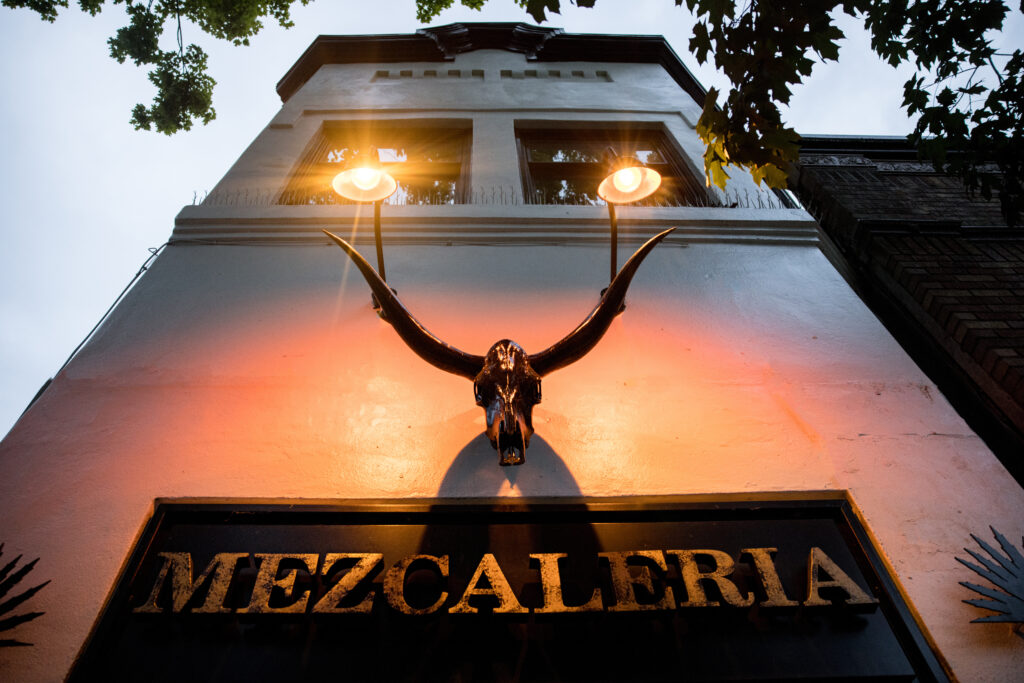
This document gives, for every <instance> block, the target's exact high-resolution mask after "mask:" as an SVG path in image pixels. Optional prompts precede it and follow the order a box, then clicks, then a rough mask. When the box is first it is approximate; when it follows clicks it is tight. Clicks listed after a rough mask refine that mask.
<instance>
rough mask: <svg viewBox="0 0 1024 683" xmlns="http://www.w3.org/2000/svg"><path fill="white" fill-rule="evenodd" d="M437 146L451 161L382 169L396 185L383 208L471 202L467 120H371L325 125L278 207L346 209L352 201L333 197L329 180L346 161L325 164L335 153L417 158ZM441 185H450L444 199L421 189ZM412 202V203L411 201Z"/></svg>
mask: <svg viewBox="0 0 1024 683" xmlns="http://www.w3.org/2000/svg"><path fill="white" fill-rule="evenodd" d="M439 143H447V144H449V145H450V150H451V159H452V160H450V161H431V160H422V159H420V160H418V161H407V162H406V161H403V162H396V161H388V160H386V159H385V160H382V161H381V166H382V167H383V168H384V169H385V170H387V171H388V172H389V173H391V174H392V175H393V176H394V177H395V179H396V180H398V185H399V189H398V191H397V192H395V194H394V195H392V196H391V197H390V198H388V199H386V200H384V203H385V204H392V205H402V204H405V205H410V204H412V205H452V204H465V203H467V202H468V200H469V197H470V172H471V170H470V159H471V155H472V146H473V124H472V121H471V120H469V119H445V120H437V119H396V120H384V121H382V120H375V121H327V122H324V124H323V125H322V126H321V127H320V129H319V130H318V131H317V133H316V134H315V135H314V136H313V139H312V140H311V141H310V143H309V144H308V145H307V146H306V149H305V151H304V152H303V154H302V156H301V157H300V161H299V163H298V164H297V165H296V167H295V168H294V169H293V171H292V173H291V174H290V176H289V179H288V184H287V185H286V186H285V189H284V190H283V191H282V192H281V194H280V195H279V196H278V200H277V203H278V204H287V205H299V206H303V205H346V204H354V203H355V202H352V201H349V200H347V199H344V198H343V197H341V196H339V195H338V194H337V193H335V192H334V190H333V188H332V187H331V179H332V178H333V177H334V175H336V174H337V173H339V172H341V171H342V170H343V169H344V167H345V163H344V162H329V161H327V158H328V155H329V154H331V153H332V152H333V151H335V150H345V151H347V150H351V149H358V150H360V152H361V151H362V150H363V149H365V148H367V147H369V146H374V147H377V148H378V149H382V150H384V149H393V148H404V149H406V150H407V151H409V150H412V152H411V153H410V154H409V156H413V157H415V156H417V155H418V153H419V152H421V151H422V150H423V149H424V148H426V149H429V148H430V147H436V146H437V145H438V144H439ZM433 181H441V182H447V183H451V184H452V189H451V190H449V191H447V192H445V193H444V194H443V195H442V194H440V191H439V193H438V194H437V195H432V193H431V192H430V191H429V190H423V189H422V188H424V187H425V186H426V185H427V184H429V183H430V182H433ZM410 197H412V201H410V200H409V199H410Z"/></svg>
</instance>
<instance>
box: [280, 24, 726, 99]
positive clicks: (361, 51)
mask: <svg viewBox="0 0 1024 683" xmlns="http://www.w3.org/2000/svg"><path fill="white" fill-rule="evenodd" d="M473 50H508V51H510V52H519V53H522V54H525V55H526V57H527V59H530V60H535V61H540V62H576V61H578V62H612V63H615V62H620V63H640V64H659V65H660V66H662V67H663V68H664V69H665V70H666V71H667V72H668V73H669V75H670V76H672V78H673V80H675V81H676V83H677V84H678V85H679V87H680V88H682V89H683V90H684V91H685V92H686V93H687V94H689V95H690V96H691V97H692V98H693V99H694V101H695V102H696V103H697V104H698V105H700V106H703V104H704V97H705V95H706V94H707V91H706V90H705V89H704V87H703V86H702V85H701V84H700V83H699V82H698V81H697V79H696V78H695V77H694V75H693V74H692V73H691V72H690V70H689V69H688V68H686V65H684V64H683V62H682V60H681V59H679V55H677V54H676V52H675V51H674V50H673V49H672V47H671V46H670V45H669V44H668V42H667V41H666V40H665V38H664V37H662V36H650V35H647V36H643V35H606V34H595V33H564V32H563V31H562V29H559V28H549V27H544V26H534V25H532V24H524V23H521V22H508V23H487V22H479V23H468V22H467V23H455V24H446V25H444V26H436V27H428V28H423V29H419V30H418V31H416V33H405V34H383V35H354V36H324V35H321V36H317V38H316V39H315V40H314V41H313V42H312V43H311V44H310V46H309V47H308V48H306V51H305V52H303V53H302V56H300V57H299V59H298V60H297V61H296V62H295V64H294V65H293V66H292V67H291V68H290V69H289V70H288V71H287V73H285V75H284V76H283V77H282V78H281V80H280V81H278V83H277V93H278V95H280V97H281V101H282V102H287V101H288V100H289V98H291V96H292V95H294V94H295V93H296V92H297V91H298V90H299V88H301V87H302V85H303V84H305V83H306V81H308V80H309V79H310V78H312V77H313V74H315V73H316V72H317V70H318V69H319V68H320V67H321V66H323V65H324V64H366V63H393V62H444V61H450V60H452V59H454V58H455V56H456V55H458V54H462V53H464V52H471V51H473Z"/></svg>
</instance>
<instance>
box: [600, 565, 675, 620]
mask: <svg viewBox="0 0 1024 683" xmlns="http://www.w3.org/2000/svg"><path fill="white" fill-rule="evenodd" d="M598 556H599V557H604V558H607V559H608V568H609V569H610V570H611V576H612V588H613V589H614V590H615V604H614V605H611V606H609V607H608V610H609V611H611V612H636V611H641V610H657V609H675V606H676V603H675V597H674V596H673V594H672V587H671V586H668V585H666V586H665V593H664V595H662V596H661V599H659V600H658V601H657V602H654V603H640V602H638V601H637V599H636V587H637V586H643V587H644V588H646V589H647V590H648V591H650V593H651V595H655V594H656V593H655V590H654V576H653V575H652V573H651V568H650V566H648V565H647V564H639V565H636V564H634V565H633V566H632V567H630V565H629V558H631V557H640V558H643V559H645V560H649V561H651V562H653V563H654V564H655V565H657V566H658V568H659V569H661V571H662V574H664V573H665V572H667V571H668V565H666V564H665V555H664V554H662V552H661V551H660V550H633V551H630V552H618V553H598ZM630 569H632V570H633V571H630Z"/></svg>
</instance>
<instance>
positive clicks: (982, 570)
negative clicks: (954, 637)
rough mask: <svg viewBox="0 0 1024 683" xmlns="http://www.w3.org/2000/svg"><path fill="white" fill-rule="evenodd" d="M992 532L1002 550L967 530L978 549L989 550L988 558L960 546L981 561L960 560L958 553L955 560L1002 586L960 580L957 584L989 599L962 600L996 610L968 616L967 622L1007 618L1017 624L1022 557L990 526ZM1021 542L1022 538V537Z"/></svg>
mask: <svg viewBox="0 0 1024 683" xmlns="http://www.w3.org/2000/svg"><path fill="white" fill-rule="evenodd" d="M989 529H992V534H993V535H994V536H995V537H996V540H997V541H999V545H1000V546H1001V547H1002V549H1003V553H1006V554H1005V555H1004V554H1002V553H1000V552H999V551H998V550H996V549H995V548H993V547H992V546H990V545H989V544H988V543H985V541H983V540H981V539H980V538H978V537H977V536H975V535H974V534H971V538H973V539H974V541H975V543H977V544H978V545H980V546H981V547H982V549H983V550H984V551H985V552H986V553H988V554H989V557H991V558H992V559H989V558H987V557H985V556H984V555H982V554H980V553H976V552H974V551H973V550H971V549H970V548H964V550H966V551H967V552H968V554H970V556H971V557H973V558H974V559H975V560H977V561H978V562H980V563H981V565H982V566H978V565H976V564H974V563H973V562H968V561H966V560H962V559H960V558H959V557H958V558H956V561H957V562H959V563H960V564H962V565H964V566H965V567H967V568H969V569H971V570H972V571H974V572H975V573H976V574H978V575H979V576H981V577H982V578H985V579H988V580H989V581H990V582H991V583H992V585H994V586H996V587H997V588H1001V589H1002V590H1001V591H999V590H993V589H991V588H988V587H986V586H979V585H977V584H974V583H968V582H967V581H961V582H960V585H961V586H965V587H967V588H970V589H971V590H972V591H974V592H975V593H980V594H981V595H984V596H985V597H987V598H990V599H989V600H964V602H966V603H967V604H968V605H974V606H975V607H981V608H982V609H990V610H992V611H994V612H997V613H998V614H990V615H988V616H986V617H979V618H977V619H974V620H972V622H971V623H982V622H993V621H995V622H1010V623H1017V624H1021V623H1024V557H1022V556H1021V553H1020V551H1019V550H1017V548H1015V547H1014V546H1013V544H1012V543H1010V542H1009V541H1007V540H1006V537H1005V536H1003V535H1002V534H1001V533H999V532H998V531H996V530H995V528H993V527H989ZM1022 544H1024V539H1022Z"/></svg>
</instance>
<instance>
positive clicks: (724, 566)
mask: <svg viewBox="0 0 1024 683" xmlns="http://www.w3.org/2000/svg"><path fill="white" fill-rule="evenodd" d="M665 552H667V553H668V554H669V555H675V556H676V557H678V558H679V569H680V570H681V571H682V574H683V584H684V585H685V586H686V602H681V603H679V606H680V607H718V605H719V602H718V601H717V600H708V596H707V594H706V593H705V592H704V587H703V586H701V584H700V582H701V580H702V579H707V580H711V581H714V582H715V584H716V585H717V586H718V590H719V591H720V592H721V593H722V598H723V599H725V601H726V602H727V603H729V604H730V605H732V606H733V607H747V606H749V605H751V604H753V602H754V594H753V593H747V597H746V598H744V597H743V596H741V595H740V592H739V590H738V589H737V588H736V584H734V583H733V582H732V581H730V580H729V579H727V578H725V577H727V576H729V575H730V574H732V572H733V570H734V569H735V568H736V563H735V562H733V560H732V558H731V557H730V556H729V554H728V553H724V552H722V551H721V550H707V549H700V550H666V551H665ZM698 555H704V556H707V557H711V558H713V559H714V561H715V569H713V570H712V571H709V572H702V571H701V570H700V566H699V565H698V564H697V556H698Z"/></svg>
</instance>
